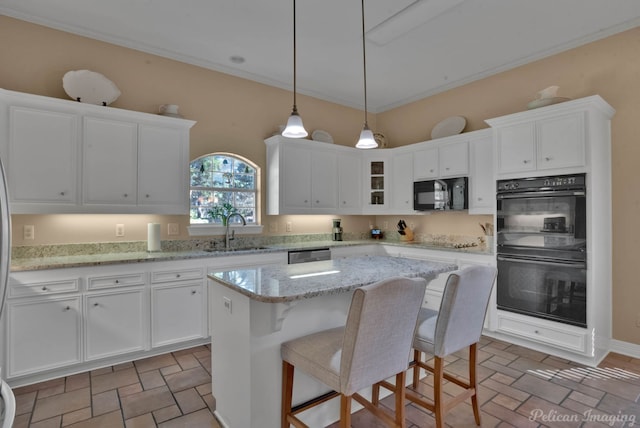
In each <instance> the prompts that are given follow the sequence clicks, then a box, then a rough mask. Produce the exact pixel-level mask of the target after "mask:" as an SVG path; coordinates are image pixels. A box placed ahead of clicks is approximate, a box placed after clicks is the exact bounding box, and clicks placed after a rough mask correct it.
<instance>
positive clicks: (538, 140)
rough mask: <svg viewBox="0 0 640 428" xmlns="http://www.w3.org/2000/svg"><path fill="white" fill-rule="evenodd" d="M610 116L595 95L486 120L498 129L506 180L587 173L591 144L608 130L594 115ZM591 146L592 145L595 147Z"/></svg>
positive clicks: (501, 170)
mask: <svg viewBox="0 0 640 428" xmlns="http://www.w3.org/2000/svg"><path fill="white" fill-rule="evenodd" d="M603 114H604V115H611V114H613V113H612V109H611V107H610V106H609V105H608V104H607V103H606V102H605V101H604V100H602V98H600V97H599V96H597V95H594V96H591V97H586V98H581V99H578V100H574V101H568V102H564V103H561V104H555V105H551V106H548V107H544V108H541V109H536V110H529V111H525V112H520V113H515V114H512V115H509V116H503V117H499V118H495V119H490V120H487V123H489V124H490V125H491V127H492V128H494V132H495V133H494V135H495V139H496V157H495V159H496V162H497V165H496V169H497V174H498V176H500V177H502V178H511V177H524V176H529V175H537V176H540V175H547V174H548V175H552V174H570V173H579V172H584V171H586V170H587V169H588V168H589V157H588V156H587V153H588V151H589V147H590V144H592V142H593V141H598V139H599V138H600V135H601V134H602V133H603V132H604V131H603V130H602V129H601V128H602V127H601V126H600V125H599V124H600V123H601V121H598V120H594V121H591V122H590V120H589V119H588V118H589V117H590V116H594V119H596V118H599V117H600V116H601V115H603ZM591 150H593V147H592V148H591Z"/></svg>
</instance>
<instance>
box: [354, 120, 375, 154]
mask: <svg viewBox="0 0 640 428" xmlns="http://www.w3.org/2000/svg"><path fill="white" fill-rule="evenodd" d="M376 147H378V143H377V142H376V139H375V138H373V132H371V130H370V129H369V127H368V126H367V124H366V123H365V125H364V127H363V128H362V132H360V139H359V140H358V142H357V143H356V148H358V149H375V148H376Z"/></svg>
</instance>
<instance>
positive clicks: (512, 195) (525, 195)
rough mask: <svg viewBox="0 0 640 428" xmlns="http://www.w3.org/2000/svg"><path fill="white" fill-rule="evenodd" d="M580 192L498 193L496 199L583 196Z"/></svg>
mask: <svg viewBox="0 0 640 428" xmlns="http://www.w3.org/2000/svg"><path fill="white" fill-rule="evenodd" d="M584 195H585V192H584V191H582V190H558V191H554V190H541V191H536V192H519V193H498V194H497V195H496V197H497V199H499V200H501V199H518V198H542V197H547V196H584Z"/></svg>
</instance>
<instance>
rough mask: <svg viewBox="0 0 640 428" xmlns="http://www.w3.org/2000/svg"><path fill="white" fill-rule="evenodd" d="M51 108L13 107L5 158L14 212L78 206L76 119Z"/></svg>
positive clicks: (10, 113)
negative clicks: (45, 207)
mask: <svg viewBox="0 0 640 428" xmlns="http://www.w3.org/2000/svg"><path fill="white" fill-rule="evenodd" d="M26 104H29V103H26ZM48 107H49V106H34V107H31V106H23V105H16V106H12V107H11V108H10V112H9V126H8V128H9V140H8V147H7V150H8V154H6V153H5V157H4V158H5V159H7V161H6V162H5V168H6V170H7V171H6V172H7V182H8V185H9V195H10V197H11V208H12V211H13V212H23V211H25V212H26V211H30V210H32V209H33V207H34V206H36V207H37V206H47V207H50V208H51V209H53V207H55V206H56V205H71V206H74V205H76V204H77V203H78V189H77V187H78V186H77V182H78V176H77V174H78V167H77V165H78V161H77V158H78V152H79V150H78V131H77V129H78V124H77V117H76V116H75V115H74V114H72V113H68V112H64V111H55V110H52V109H49V108H48ZM35 211H37V209H36V210H35Z"/></svg>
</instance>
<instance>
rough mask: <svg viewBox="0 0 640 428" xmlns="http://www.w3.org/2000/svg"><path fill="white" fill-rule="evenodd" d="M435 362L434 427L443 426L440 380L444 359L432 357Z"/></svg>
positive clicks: (441, 378)
mask: <svg viewBox="0 0 640 428" xmlns="http://www.w3.org/2000/svg"><path fill="white" fill-rule="evenodd" d="M434 360H435V364H434V368H433V401H434V403H433V404H434V406H435V414H436V428H442V427H443V421H444V414H443V413H444V403H443V402H442V401H443V400H442V380H443V366H444V360H443V359H442V358H440V357H434Z"/></svg>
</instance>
